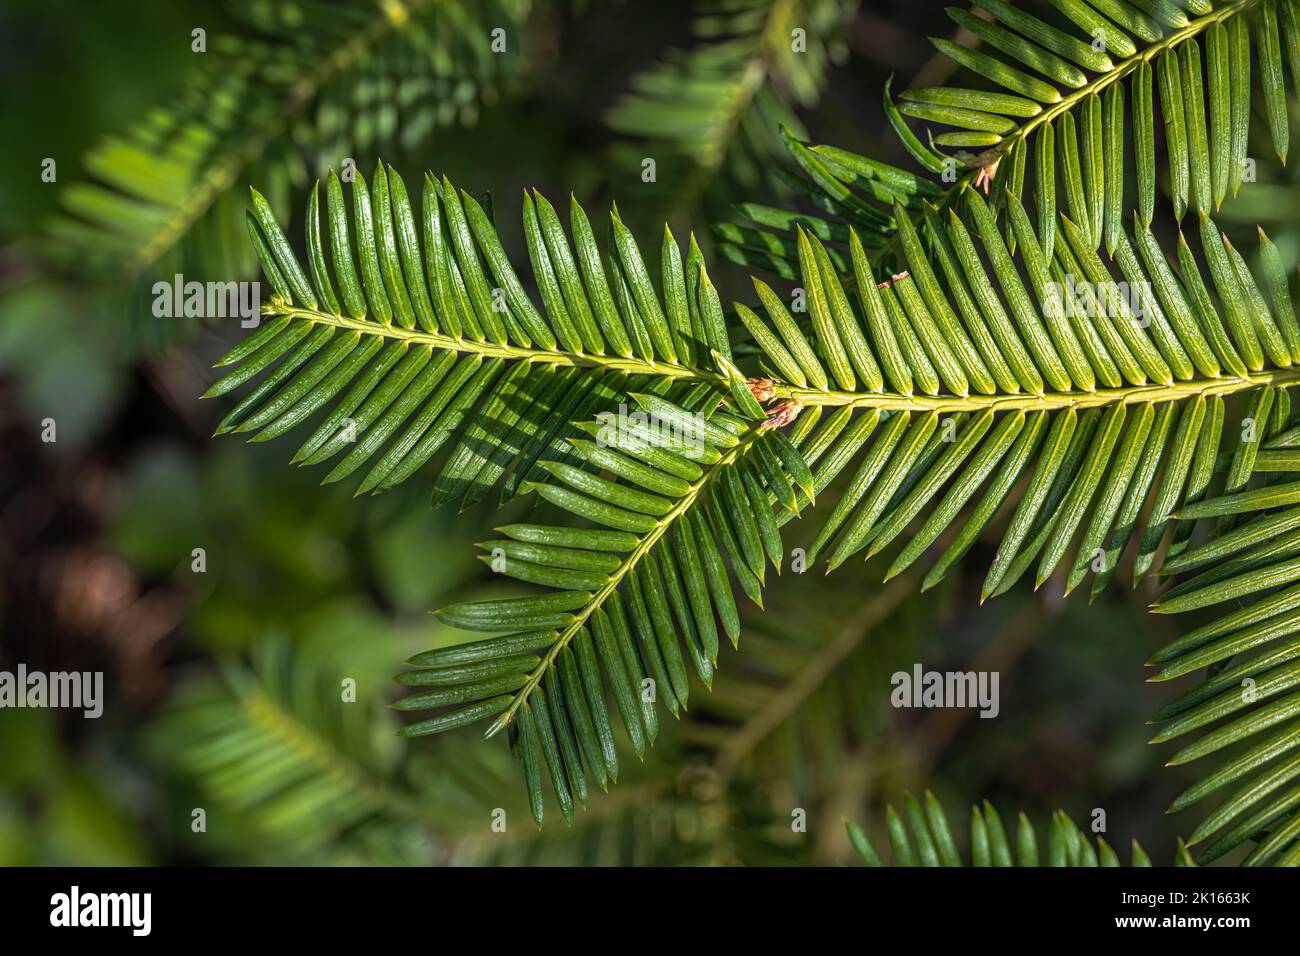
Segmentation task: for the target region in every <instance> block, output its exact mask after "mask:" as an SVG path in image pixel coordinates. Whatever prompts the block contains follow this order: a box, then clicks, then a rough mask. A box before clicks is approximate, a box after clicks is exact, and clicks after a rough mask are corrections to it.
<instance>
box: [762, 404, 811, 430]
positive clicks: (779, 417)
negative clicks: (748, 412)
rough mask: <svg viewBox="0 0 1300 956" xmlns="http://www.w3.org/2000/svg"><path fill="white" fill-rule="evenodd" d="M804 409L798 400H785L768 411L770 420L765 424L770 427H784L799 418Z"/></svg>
mask: <svg viewBox="0 0 1300 956" xmlns="http://www.w3.org/2000/svg"><path fill="white" fill-rule="evenodd" d="M802 409H803V406H802V405H800V404H799V402H798V401H797V400H795V399H793V398H783V399H781V400H780V401H779V402H777V403H776V404H775V405H773V406H772V407H771V408H769V409H768V410H767V411H768V418H767V421H765V422H764V423H763V424H764V425H767V426H769V427H776V428H781V427H784V426H785V425H789V424H790V423H791V422H792V421H794V420H795V419H796V418H798V417H799V412H800V411H801V410H802Z"/></svg>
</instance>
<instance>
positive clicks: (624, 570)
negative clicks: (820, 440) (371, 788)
mask: <svg viewBox="0 0 1300 956" xmlns="http://www.w3.org/2000/svg"><path fill="white" fill-rule="evenodd" d="M766 427H767V424H766V423H765V422H758V423H756V424H755V426H754V427H753V428H751V429H750V430H749V431H748V432H747V433H746V434H745V435H744V436H742V437H741V438H740V440H739V442H737V444H735V445H733V446H732V447H731V448H729V449H727V450H726V451H725V452H723V453H722V456H721V457H720V458H719V459H718V461H717V462H716V463H715V464H713V465H712V466H711V467H710V468H709V469H708V470H707V471H705V472H704V474H703V475H701V476H700V477H699V478H697V479H696V480H695V482H694V483H693V484H692V485H691V487H690V490H689V491H687V493H686V494H684V495H683V496H682V497H681V498H680V499H679V500H678V502H677V503H676V504H675V505H673V507H672V509H671V510H670V511H669V512H668V513H667V514H665V515H664V516H663V517H662V518H660V519H659V523H658V524H657V525H656V526H655V528H654V529H653V530H651V531H648V532H646V533H645V534H644V535H643V536H642V537H641V540H640V541H639V542H637V546H636V547H635V548H633V549H632V551H630V552H629V553H628V556H627V559H626V560H625V561H624V562H623V564H622V565H621V566H620V567H619V568H618V570H617V571H615V572H614V573H613V574H612V575H610V579H609V581H608V582H607V583H606V584H605V585H604V586H603V587H602V588H601V589H600V590H599V591H597V592H596V593H595V594H594V595H592V598H591V600H590V601H588V602H587V603H586V604H585V605H584V606H583V607H582V609H581V611H580V612H579V613H578V614H577V615H576V616H575V618H574V620H573V621H572V623H570V624H568V625H567V626H566V627H565V628H564V630H563V631H562V632H561V633H560V636H559V637H558V638H556V640H555V642H554V643H553V644H551V646H550V647H549V648H548V649H547V651H546V656H545V657H543V658H542V661H541V663H540V664H538V665H537V667H536V669H534V670H533V672H532V673H531V674H529V675H528V682H527V683H525V684H524V686H523V687H521V688H520V689H519V690H518V691H516V692H515V697H514V700H512V701H511V702H510V706H509V707H507V708H506V710H505V711H503V712H502V714H501V715H500V716H499V717H498V718H497V719H496V720H495V721H493V722H492V726H490V727H489V728H488V729H487V731H486V733H484V734H483V736H484V737H485V738H486V737H492V736H493V735H495V734H496V733H498V732H499V731H500V730H501V729H502V728H503V727H505V726H506V725H507V724H509V723H510V722H511V721H512V720H514V718H515V714H516V713H517V712H518V711H519V708H520V707H522V706H523V705H524V703H525V702H526V701H527V700H528V697H529V696H530V695H531V694H532V692H533V689H534V688H535V687H536V686H537V685H538V683H539V682H540V681H541V679H542V678H543V677H545V676H546V674H547V673H549V672H550V670H551V668H552V667H553V666H554V664H555V658H556V657H558V656H559V653H560V651H562V650H564V649H565V648H566V647H568V646H569V644H570V642H572V640H573V638H574V637H575V636H576V635H577V633H578V632H579V631H580V630H582V628H584V627H585V626H586V625H587V621H588V620H589V619H590V617H591V615H592V614H594V613H595V612H596V611H597V610H598V609H599V608H601V607H603V606H604V604H605V601H607V600H608V599H609V596H610V595H611V594H613V593H614V592H615V591H616V590H617V589H618V587H619V585H620V584H622V583H623V579H624V578H625V577H626V576H627V575H628V574H629V573H630V572H631V571H632V570H633V569H634V568H636V567H638V566H639V565H640V563H641V561H642V560H643V559H644V558H645V557H646V556H647V555H648V554H649V553H650V550H651V549H652V548H653V547H654V546H655V545H656V544H658V543H659V540H660V539H661V538H662V537H663V536H664V535H665V534H666V533H667V532H668V529H669V528H671V527H672V526H673V525H674V524H675V523H676V522H677V520H678V519H679V518H680V517H681V516H682V515H684V514H685V513H686V512H687V511H689V510H690V509H691V508H692V507H693V506H694V505H695V503H696V501H697V500H698V499H699V496H700V493H701V492H703V491H704V489H705V488H706V487H707V486H708V485H709V483H710V482H711V481H713V480H714V478H715V477H716V476H717V475H720V474H721V473H722V470H723V469H724V468H729V467H731V466H732V465H733V464H734V463H735V462H736V461H738V460H739V459H740V457H741V456H742V455H743V454H745V453H746V452H748V451H749V449H750V448H751V447H752V446H753V444H754V442H755V441H757V440H758V438H759V437H760V436H761V435H762V433H763V430H764V428H766Z"/></svg>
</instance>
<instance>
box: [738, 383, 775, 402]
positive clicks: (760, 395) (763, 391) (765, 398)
mask: <svg viewBox="0 0 1300 956" xmlns="http://www.w3.org/2000/svg"><path fill="white" fill-rule="evenodd" d="M745 384H746V385H748V386H749V390H750V392H752V393H753V395H754V397H755V398H756V399H758V400H759V401H760V402H770V401H771V400H772V399H774V398H775V397H776V379H774V378H748V379H745Z"/></svg>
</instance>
